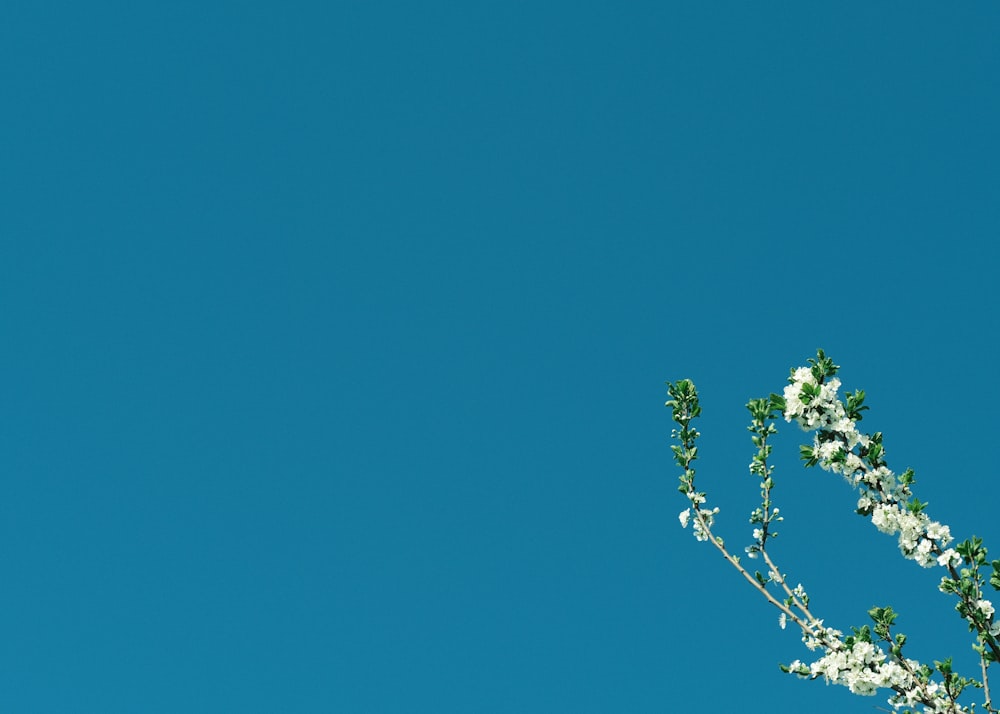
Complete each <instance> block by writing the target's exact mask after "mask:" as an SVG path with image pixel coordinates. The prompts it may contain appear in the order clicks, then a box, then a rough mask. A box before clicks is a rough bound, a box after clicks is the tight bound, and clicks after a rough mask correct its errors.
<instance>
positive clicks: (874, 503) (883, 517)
mask: <svg viewBox="0 0 1000 714" xmlns="http://www.w3.org/2000/svg"><path fill="white" fill-rule="evenodd" d="M836 369H837V368H836V367H835V366H834V365H832V363H829V362H828V361H824V359H823V358H822V356H821V358H820V359H819V360H815V361H814V366H813V367H812V368H810V367H799V368H798V369H794V370H792V374H791V376H790V377H789V379H788V381H789V384H788V386H787V387H785V392H784V399H785V420H786V421H789V422H791V421H795V422H796V423H798V424H799V426H800V427H802V429H803V430H806V431H813V430H815V431H816V433H815V435H814V436H813V443H812V446H803V447H802V456H803V459H805V461H806V464H807V465H809V466H812V465H816V464H818V465H819V466H820V467H821V468H823V469H824V470H826V471H832V472H834V473H840V474H842V475H843V476H844V477H845V478H847V480H848V481H850V482H851V483H852V484H853V485H854V486H855V487H857V488H859V489H861V498H860V499H859V501H858V513H861V514H862V515H870V516H871V519H872V523H873V524H874V525H875V527H876V528H878V529H879V530H880V531H882V532H883V533H888V534H889V535H895V534H897V533H898V534H899V549H900V552H902V554H903V555H904V556H905V557H906V558H909V559H911V560H915V561H916V562H917V563H919V564H920V565H921V566H923V567H925V568H926V567H931V566H933V565H935V564H937V565H941V566H944V567H947V566H949V565H955V564H957V563H959V562H961V557H960V556H959V555H958V553H957V552H956V551H955V550H954V549H951V548H947V546H948V544H949V543H950V542H951V540H952V537H951V531H950V529H949V528H948V526H945V525H942V524H941V523H938V522H936V521H932V520H931V519H930V518H928V516H927V515H926V514H925V513H923V512H922V509H923V507H924V506H925V505H926V504H922V503H920V502H919V501H917V500H915V499H913V500H910V499H911V497H912V495H913V494H912V493H911V491H910V488H909V486H910V484H911V483H912V482H913V478H912V472H909V471H908V472H907V473H906V474H904V476H905V478H899V477H897V476H896V474H894V473H893V472H892V471H891V470H890V469H889V468H888V467H886V466H885V463H884V461H883V460H882V457H883V456H884V454H885V449H884V448H883V447H882V435H881V434H863V433H861V432H860V431H859V430H858V427H857V422H858V421H860V420H861V411H862V410H863V409H865V408H867V407H862V406H861V405H862V403H863V401H864V392H855V393H854V394H853V395H850V396H848V399H847V404H845V403H844V402H842V401H841V400H840V398H839V397H838V396H837V392H838V390H839V389H840V380H839V379H837V378H836V377H832V374H833V373H835V371H836Z"/></svg>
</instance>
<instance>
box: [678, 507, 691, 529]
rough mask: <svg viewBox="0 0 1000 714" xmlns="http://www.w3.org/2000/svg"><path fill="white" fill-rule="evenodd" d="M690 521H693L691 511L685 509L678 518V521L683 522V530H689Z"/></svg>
mask: <svg viewBox="0 0 1000 714" xmlns="http://www.w3.org/2000/svg"><path fill="white" fill-rule="evenodd" d="M690 519H691V509H690V508H685V509H684V510H683V511H681V512H680V513H679V514H678V516H677V520H679V521H680V522H681V528H687V527H688V521H689V520H690Z"/></svg>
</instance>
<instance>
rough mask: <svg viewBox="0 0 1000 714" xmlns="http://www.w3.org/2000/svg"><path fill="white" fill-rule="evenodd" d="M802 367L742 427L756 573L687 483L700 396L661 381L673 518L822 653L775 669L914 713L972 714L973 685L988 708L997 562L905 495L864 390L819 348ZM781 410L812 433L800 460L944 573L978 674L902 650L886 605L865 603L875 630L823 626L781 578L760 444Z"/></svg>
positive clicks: (999, 650)
mask: <svg viewBox="0 0 1000 714" xmlns="http://www.w3.org/2000/svg"><path fill="white" fill-rule="evenodd" d="M808 362H809V366H808V367H799V368H798V369H793V370H792V372H791V376H790V377H789V378H788V386H787V387H785V389H784V394H783V395H778V394H771V395H770V396H769V397H767V398H764V399H753V400H751V401H750V402H749V403H748V404H747V409H749V410H750V416H751V422H750V427H749V429H750V432H751V433H752V435H753V436H752V441H753V444H754V446H755V447H756V449H757V453H756V454H755V455H754V457H753V461H752V462H751V464H750V473H751V474H752V475H753V476H755V477H757V478H759V479H760V497H761V502H760V505H759V506H757V507H756V508H755V509H754V510H753V512H752V513H751V514H750V523H751V524H752V525H753V542H752V543H751V545H749V546H747V547H746V548H745V551H746V553H745V554H746V556H747V557H748V558H750V559H755V560H756V559H759V561H760V562H762V564H763V566H764V567H763V568H762V570H764V571H765V572H763V573H762V572H761V571H760V570H755V571H754V572H753V573H751V572H750V571H749V570H747V568H746V567H744V565H743V563H742V562H741V559H740V557H739V556H737V555H733V554H732V553H731V552H730V551H729V550H728V549H727V548H726V545H725V543H724V542H723V539H722V538H720V537H718V536H717V535H715V533H714V532H713V530H712V529H713V527H714V525H715V517H716V514H718V512H719V509H718V508H713V507H711V506H710V505H709V503H708V501H707V497H706V494H705V492H704V491H699V490H697V488H696V487H695V470H694V468H693V466H692V465H693V463H694V461H695V460H696V459H697V458H698V447H697V446H696V440H697V438H698V436H699V434H698V431H697V430H695V429H694V428H693V426H692V421H693V420H694V419H695V418H697V417H698V416H699V414H700V413H701V406H700V405H699V403H698V392H697V390H696V389H695V386H694V384H693V383H692V382H691V381H690V380H686V379H682V380H680V381H678V382H672V383H671V382H668V383H667V388H668V393H669V395H670V400H669V401H668V402H667V403H666V405H667V406H668V407H669V408H670V409H671V410H672V411H673V420H674V422H676V424H677V428H676V429H674V430H673V434H672V436H673V438H674V439H675V440H676V441H677V443H676V444H674V445H673V446H672V447H671V448H672V450H673V453H674V460H675V461H676V462H677V465H678V466H680V468H681V469H682V470H683V473H682V474H681V476H680V487H679V490H680V491H681V493H683V494H684V495H685V496H686V497H687V499H688V502H689V507H688V508H686V509H684V510H683V511H681V513H680V522H681V525H682V526H684V527H687V526H688V525H690V526H691V527H692V530H693V532H694V537H695V538H696V539H698V540H699V541H706V542H708V543H711V544H712V545H713V546H715V548H716V549H717V550H718V551H719V552H720V553H721V554H722V556H723V557H724V558H725V559H726V561H728V562H729V563H730V564H731V565H732V566H733V567H734V568H736V570H737V571H739V573H740V574H741V575H742V576H743V578H744V579H746V581H747V582H748V583H750V585H751V586H752V587H753V588H755V589H756V590H757V591H758V592H759V593H760V594H761V595H763V596H764V597H765V598H766V599H767V601H768V602H770V603H771V604H772V605H774V607H776V608H777V609H778V610H779V611H780V614H779V616H778V617H779V623H780V625H781V626H782V627H783V628H784V627H785V626H786V625H787V623H788V622H789V621H790V622H792V623H794V624H795V625H796V626H797V627H798V628H799V629H800V630H801V631H802V641H803V642H804V643H805V646H806V647H807V648H808V649H809V650H811V651H813V652H815V653H817V655H818V658H817V659H816V660H815V661H813V662H811V663H808V664H807V663H804V662H801V661H799V660H796V661H794V662H792V663H791V664H788V665H781V669H782V670H783V671H785V672H788V673H791V674H794V675H797V676H799V677H802V678H806V679H817V678H819V677H823V678H824V679H825V680H826V681H827V682H831V683H834V684H841V685H844V686H846V687H848V688H849V689H850V691H851V692H853V693H855V694H859V695H866V696H867V695H874V694H876V692H877V690H879V689H884V690H890V691H891V695H890V696H889V699H888V702H889V704H891V705H892V707H893V708H894V709H895V710H897V711H900V710H901V711H902V713H903V714H915V712H916V711H918V710H917V707H922V708H923V711H924V712H932V713H934V714H942V713H945V712H947V713H948V714H958V713H969V714H971V713H972V712H975V711H976V704H975V703H973V704H971V705H969V706H966V705H965V704H963V703H961V702H960V697H962V695H963V692H966V696H965V698H964V699H969V698H971V697H970V694H969V693H970V692H972V691H973V690H978V691H979V692H980V693H981V695H982V700H983V701H982V705H981V706H982V709H981V711H985V712H990V713H993V714H996V713H997V712H998V709H997V708H996V707H995V706H994V704H993V701H992V699H991V696H990V685H989V668H990V665H991V664H992V663H994V662H997V661H1000V621H998V619H997V618H996V615H995V612H994V608H993V605H992V603H991V602H990V600H988V599H987V598H986V597H985V594H986V593H985V592H984V591H985V588H986V585H987V583H989V585H990V586H992V588H993V589H994V590H1000V560H994V561H992V562H989V561H988V560H987V557H986V556H987V551H986V548H985V547H984V546H983V542H982V540H981V539H980V538H976V537H972V538H970V539H968V540H966V541H964V542H962V543H957V544H954V545H952V543H953V539H952V536H951V531H950V529H949V527H948V526H946V525H943V524H941V523H938V522H937V521H933V520H931V518H930V517H929V516H928V515H927V514H926V513H925V512H924V509H925V507H926V505H927V504H926V503H922V502H921V501H920V500H918V499H917V498H916V497H915V496H914V495H913V493H912V490H911V486H912V485H913V483H914V477H913V471H912V470H907V471H905V472H904V473H902V474H898V475H897V474H895V473H893V472H892V471H891V470H890V469H889V467H888V466H887V465H886V462H885V460H884V458H883V457H884V453H885V452H884V449H883V447H882V434H881V433H878V432H876V433H871V434H867V433H864V432H862V431H861V430H860V429H859V428H858V423H859V422H860V421H861V419H862V412H863V411H865V410H866V409H868V407H866V406H864V399H865V393H864V392H863V391H855V392H854V393H853V394H848V395H846V397H845V398H844V399H841V398H840V397H839V396H838V391H839V389H840V380H839V379H837V377H836V374H837V370H838V369H839V367H838V366H837V365H835V364H834V363H833V361H832V360H831V359H830V358H828V357H827V356H826V355H825V354H824V353H823V350H819V351H818V353H817V355H816V358H815V359H810V360H808ZM780 417H784V419H785V421H788V422H792V421H794V422H795V423H797V424H798V425H799V426H800V427H801V428H802V429H803V430H804V431H806V432H812V435H813V437H812V443H811V444H808V445H804V446H801V447H800V451H801V456H802V459H803V461H804V462H805V465H806V466H807V467H813V466H819V467H820V468H822V469H824V470H826V471H832V472H834V473H838V474H841V475H842V476H844V478H846V480H847V481H848V482H849V483H850V484H851V485H852V486H853V487H854V488H855V489H856V490H857V491H858V492H859V498H858V503H857V513H858V514H859V515H861V516H864V517H865V518H870V519H871V522H872V524H873V525H874V526H875V527H876V528H877V529H878V530H879V531H881V532H882V533H887V534H890V535H894V536H898V539H899V550H900V552H901V553H902V555H903V557H904V558H908V559H910V560H914V561H916V562H917V563H918V564H919V565H921V566H922V567H925V568H932V567H937V568H942V569H943V570H944V572H945V574H944V576H943V577H942V578H941V583H940V585H939V586H938V588H939V589H940V590H941V591H942V592H944V593H947V594H950V595H953V596H954V597H955V599H956V600H957V604H956V606H955V609H956V610H957V611H958V613H959V615H960V616H961V617H962V618H964V620H965V621H966V622H967V624H968V627H969V631H970V632H971V633H973V637H974V640H975V641H974V644H973V649H974V650H975V651H976V652H977V653H978V655H979V663H980V671H979V672H977V673H976V676H975V677H971V676H962V675H960V674H958V673H957V672H955V671H954V670H953V669H952V661H951V659H950V658H949V659H946V660H943V661H935V662H934V663H933V666H932V665H930V664H926V663H921V662H918V661H916V660H914V659H910V658H909V657H907V656H905V654H904V652H903V649H904V646H905V645H906V636H905V635H903V634H902V633H899V632H897V631H896V630H895V629H894V625H895V620H896V613H895V612H893V610H892V608H891V607H875V608H872V609H871V610H869V611H868V615H869V617H870V618H871V620H872V625H871V626H869V625H864V626H863V627H860V628H857V627H852V628H851V630H852V634H850V635H846V636H845V634H844V633H843V632H842V631H840V630H836V629H834V628H832V627H827V626H826V625H825V624H824V621H823V619H822V618H820V617H817V615H816V614H815V613H814V612H813V611H812V610H811V609H810V607H809V596H808V595H807V594H806V591H805V589H804V588H803V587H802V585H801V584H798V585H795V586H791V585H789V582H790V581H789V579H788V576H787V574H786V573H785V572H783V571H782V570H780V569H779V568H778V566H777V565H776V564H775V562H774V560H773V558H772V554H771V553H770V552H769V551H768V545H769V541H770V539H772V538H774V537H775V536H776V535H777V532H776V530H775V526H776V525H777V524H778V523H779V522H780V521H781V520H782V516H781V515H779V509H778V508H777V507H775V506H774V504H773V503H772V499H771V491H772V489H773V487H774V478H773V470H774V467H773V466H772V465H769V463H768V458H769V456H770V455H771V448H772V447H771V444H769V443H768V439H769V437H770V436H771V435H773V434H775V433H777V428H776V427H775V425H774V422H775V421H776V420H777V419H778V418H780Z"/></svg>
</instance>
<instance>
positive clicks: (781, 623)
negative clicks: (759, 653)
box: [778, 613, 788, 630]
mask: <svg viewBox="0 0 1000 714" xmlns="http://www.w3.org/2000/svg"><path fill="white" fill-rule="evenodd" d="M787 624H788V617H786V616H785V613H781V614H780V615H778V627H780V628H781V629H782V630H783V629H785V625H787Z"/></svg>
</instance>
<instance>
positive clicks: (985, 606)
mask: <svg viewBox="0 0 1000 714" xmlns="http://www.w3.org/2000/svg"><path fill="white" fill-rule="evenodd" d="M976 607H978V608H979V610H980V611H981V612H982V613H983V614H984V615H986V617H992V616H993V612H994V610H993V603H992V602H990V601H989V600H979V601H978V602H977V603H976Z"/></svg>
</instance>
